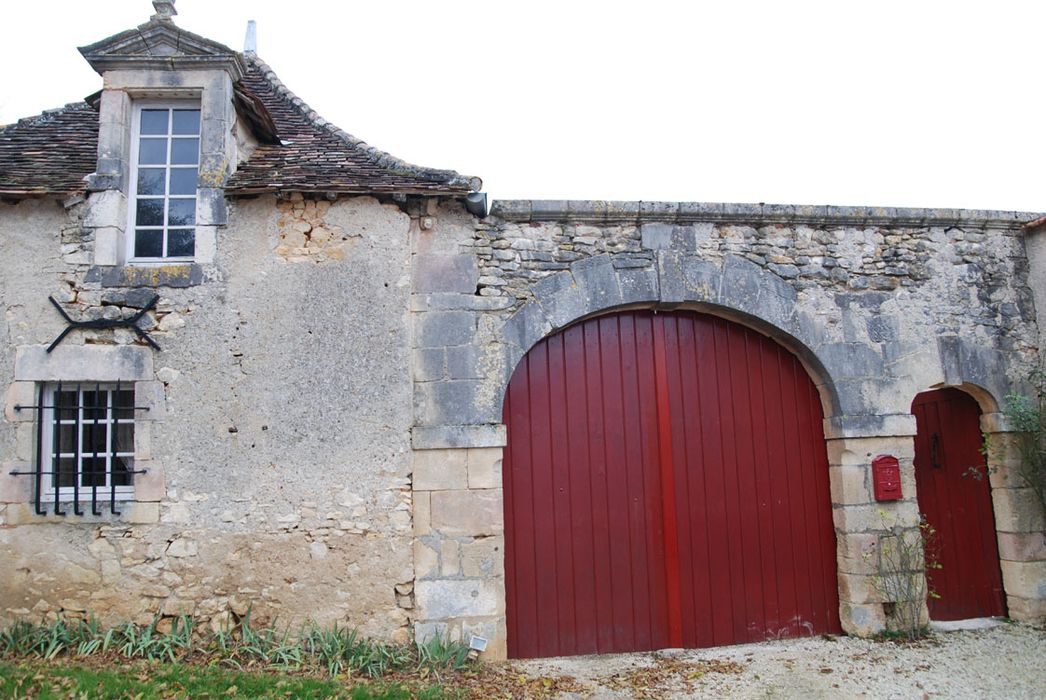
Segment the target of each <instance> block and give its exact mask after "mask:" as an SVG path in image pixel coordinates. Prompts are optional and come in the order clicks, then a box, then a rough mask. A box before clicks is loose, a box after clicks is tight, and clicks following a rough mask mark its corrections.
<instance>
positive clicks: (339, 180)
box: [0, 54, 482, 196]
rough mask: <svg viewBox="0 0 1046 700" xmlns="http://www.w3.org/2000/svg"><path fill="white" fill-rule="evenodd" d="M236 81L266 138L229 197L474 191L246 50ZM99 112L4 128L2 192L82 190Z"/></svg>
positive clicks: (229, 186) (229, 187)
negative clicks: (305, 96)
mask: <svg viewBox="0 0 1046 700" xmlns="http://www.w3.org/2000/svg"><path fill="white" fill-rule="evenodd" d="M244 58H245V63H246V65H247V71H246V74H245V75H244V77H243V78H242V79H241V80H240V81H239V83H238V84H237V90H238V91H239V92H240V93H241V95H243V96H245V97H246V98H247V99H246V102H244V100H242V99H241V100H240V102H241V107H242V108H243V107H250V109H251V110H252V111H253V112H254V113H249V112H247V110H246V109H243V110H242V111H244V114H243V116H244V117H246V118H247V119H248V120H249V121H250V122H251V123H252V124H254V125H255V127H256V128H260V131H262V132H271V131H273V130H274V131H275V134H272V133H266V134H264V137H265V138H264V140H267V141H269V143H262V144H261V145H259V146H258V148H257V149H255V151H254V152H253V153H252V154H251V156H250V158H249V159H248V160H247V162H246V163H241V164H240V166H239V169H238V170H237V171H236V172H235V173H234V174H233V176H232V177H231V178H230V179H229V181H228V182H227V183H226V187H225V191H226V193H227V194H229V195H237V194H253V193H260V192H276V191H280V190H283V191H290V192H295V191H297V192H345V193H403V194H467V193H468V192H471V191H474V190H479V189H480V187H481V185H482V183H481V181H480V179H479V178H475V177H466V176H463V175H459V174H458V173H456V172H454V171H453V170H434V169H431V168H423V167H419V166H416V165H411V164H409V163H405V162H404V161H402V160H399V159H398V158H394V157H393V156H391V155H389V154H388V153H385V152H383V151H380V150H378V149H376V148H374V147H372V146H368V145H367V144H366V143H364V142H363V141H361V140H359V139H357V138H356V137H354V136H352V135H351V134H348V133H346V132H344V131H342V130H341V129H339V128H337V127H336V126H334V125H333V124H329V123H327V122H326V121H325V120H323V119H322V118H320V116H319V115H317V114H316V113H315V112H314V111H312V110H311V109H310V108H309V107H308V105H306V104H305V103H304V102H302V101H301V99H299V98H298V97H296V96H295V95H294V94H293V93H292V92H291V91H290V90H288V89H287V88H286V87H285V86H284V85H283V83H281V82H280V80H279V79H278V78H277V77H276V75H275V74H274V73H273V72H272V70H271V69H270V68H269V67H268V66H266V65H265V64H264V63H262V62H261V61H260V60H259V59H257V58H256V57H254V56H253V55H249V54H248V55H246V56H245V57H244ZM97 148H98V113H97V112H96V111H95V110H94V109H93V108H92V107H91V106H90V105H89V104H88V103H86V102H78V103H74V104H70V105H67V106H65V107H63V108H61V109H56V110H49V111H47V112H44V113H43V114H40V115H38V116H35V117H28V118H26V119H22V120H20V121H19V122H18V123H16V124H11V125H9V126H3V127H0V195H7V196H31V195H70V194H75V193H83V192H84V191H85V188H86V183H85V182H84V178H85V177H86V176H87V175H89V174H91V173H92V172H94V170H95V166H96V163H97V158H98V155H97Z"/></svg>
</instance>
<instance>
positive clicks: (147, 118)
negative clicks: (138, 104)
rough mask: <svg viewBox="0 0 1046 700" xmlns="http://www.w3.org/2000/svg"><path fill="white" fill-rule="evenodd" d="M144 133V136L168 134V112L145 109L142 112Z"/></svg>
mask: <svg viewBox="0 0 1046 700" xmlns="http://www.w3.org/2000/svg"><path fill="white" fill-rule="evenodd" d="M142 133H143V134H166V133H167V110H166V109H143V110H142Z"/></svg>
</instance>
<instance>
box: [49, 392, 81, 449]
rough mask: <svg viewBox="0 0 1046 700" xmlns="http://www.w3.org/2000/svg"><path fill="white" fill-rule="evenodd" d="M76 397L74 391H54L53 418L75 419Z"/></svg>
mask: <svg viewBox="0 0 1046 700" xmlns="http://www.w3.org/2000/svg"><path fill="white" fill-rule="evenodd" d="M77 397H78V394H77V393H76V392H75V391H56V392H55V393H54V405H55V416H54V417H55V420H75V419H76V415H77V408H76V407H77ZM70 444H72V443H70Z"/></svg>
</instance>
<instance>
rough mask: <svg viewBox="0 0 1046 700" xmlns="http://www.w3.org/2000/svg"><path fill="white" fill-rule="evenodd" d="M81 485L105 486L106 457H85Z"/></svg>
mask: <svg viewBox="0 0 1046 700" xmlns="http://www.w3.org/2000/svg"><path fill="white" fill-rule="evenodd" d="M81 470H82V471H81V472H80V485H81V486H88V487H90V486H105V457H104V456H101V457H84V459H83V461H82V462H81Z"/></svg>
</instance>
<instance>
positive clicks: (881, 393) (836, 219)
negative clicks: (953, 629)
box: [412, 201, 1046, 633]
mask: <svg viewBox="0 0 1046 700" xmlns="http://www.w3.org/2000/svg"><path fill="white" fill-rule="evenodd" d="M433 214H434V216H435V218H436V221H437V224H436V226H435V227H434V229H433V230H432V231H428V232H425V231H423V232H421V234H420V236H419V239H418V244H417V253H418V261H417V264H416V266H415V276H414V282H415V286H414V291H415V293H414V296H413V298H412V309H413V311H414V316H415V319H414V325H415V350H414V363H415V387H414V400H415V414H416V425H415V427H414V431H413V442H414V447H415V449H425V450H427V451H443V452H445V453H446V454H447V457H446V458H445V459H443V460H442V463H443V464H445V465H446V466H445V469H446V470H448V471H447V473H449V470H451V469H453V467H452V466H450V465H452V464H454V463H455V458H453V457H451V455H452V454H456V453H457V452H458V451H460V450H467V449H497V448H498V447H500V446H502V445H503V444H504V441H505V435H504V432H503V429H504V426H502V425H501V401H502V398H503V396H504V389H505V387H506V386H507V383H508V380H509V379H510V377H511V375H512V372H513V370H514V368H515V367H516V365H517V364H518V362H519V360H520V358H522V356H523V355H524V354H525V352H526V351H527V350H528V349H529V348H530V347H531V346H533V345H534V343H536V342H537V341H538V340H540V339H541V338H542V337H545V336H546V335H548V334H549V333H552V332H554V331H556V330H558V329H560V328H563V327H565V326H567V325H569V324H571V323H573V322H575V321H577V320H579V319H581V318H585V317H588V316H591V315H594V314H598V313H603V312H606V311H609V310H613V309H620V308H629V307H633V308H634V307H647V308H659V309H664V310H671V309H675V308H691V309H697V310H701V311H706V312H710V313H714V314H719V315H722V316H725V317H727V318H731V319H733V320H737V321H739V322H741V323H744V324H746V325H749V326H752V327H754V328H756V329H758V330H761V331H763V332H765V333H767V334H768V335H770V336H771V337H773V338H775V339H777V340H778V341H779V342H780V343H782V344H783V345H785V346H786V347H788V348H789V349H791V350H792V351H793V352H795V353H796V354H797V355H798V356H799V357H800V359H801V360H802V361H803V363H804V364H805V366H806V367H807V369H808V371H809V372H810V374H811V376H812V378H813V379H814V381H815V383H816V384H817V385H818V386H819V389H820V391H821V394H822V400H823V403H824V408H825V416H826V420H825V436H826V439H827V440H828V441H829V443H828V445H829V461H830V468H831V483H832V494H833V504H832V507H833V514H834V520H835V525H836V534H837V540H838V543H839V557H838V558H839V564H840V568H839V586H840V600H841V618H842V622H843V625H844V628H845V629H847V630H848V631H851V632H855V633H871V632H874V631H877V630H880V629H882V628H883V627H884V626H885V625H886V624H888V620H887V619H886V614H885V612H884V611H885V610H888V609H889V608H884V606H883V604H882V603H884V602H890V601H882V600H881V599H880V598H879V596H878V594H877V593H876V591H875V590H874V587H872V586H871V585H870V577H871V574H872V572H873V571H874V567H875V566H876V564H877V551H878V547H879V546H880V540H881V539H882V538H883V537H888V536H889V533H888V532H887V531H886V530H885V528H884V523H883V516H882V513H885V514H886V520H888V521H889V522H890V523H899V524H901V525H903V526H906V527H909V528H914V527H915V526H916V524H917V522H918V503H917V500H916V493H915V483H914V471H913V466H912V459H913V456H914V447H913V439H912V438H913V435H914V434H915V420H914V417H913V416H912V415H911V413H910V410H911V403H912V400H913V399H914V398H915V396H916V394H918V393H920V392H922V391H926V390H928V389H930V388H933V387H940V386H958V387H960V388H963V389H965V390H968V391H970V392H971V393H973V394H974V395H975V397H976V398H977V399H978V400H979V401H980V402H981V406H982V410H983V411H984V413H985V414H986V418H985V420H986V421H987V423H986V424H987V425H989V426H991V427H990V430H988V432H989V433H991V434H993V435H996V434H998V435H997V436H996V437H993V439H1004V435H1003V433H1004V431H1005V430H1006V428H1005V425H1004V424H1003V422H1002V421H1001V420H1000V419H999V416H998V414H997V413H996V412H997V411H998V410H999V406H1000V405H1001V403H1002V401H1003V399H1004V397H1005V396H1006V395H1007V394H1008V393H1009V392H1011V391H1013V390H1022V389H1024V388H1025V387H1024V384H1023V381H1024V378H1025V377H1026V376H1027V373H1028V372H1029V371H1030V370H1031V369H1032V368H1034V367H1035V366H1037V362H1038V351H1037V348H1038V342H1039V339H1038V329H1037V326H1036V322H1035V305H1034V298H1033V295H1032V291H1031V289H1030V287H1029V284H1028V279H1029V264H1028V257H1027V254H1026V252H1025V248H1024V241H1023V237H1022V232H1021V229H1020V225H1021V223H1022V221H1024V220H1026V219H1027V218H1028V217H1026V216H1025V217H1020V216H1015V215H1013V214H1006V213H999V212H964V211H933V210H879V209H876V210H861V209H846V208H824V207H821V208H799V207H762V206H734V205H700V204H697V205H691V204H671V203H663V204H661V203H627V202H625V203H606V202H539V201H535V202H530V201H521V202H501V203H497V204H496V205H495V208H494V212H493V215H492V216H491V217H490V218H488V219H485V220H483V221H473V220H470V219H467V218H466V217H463V216H462V215H460V214H459V213H458V212H456V211H454V210H452V209H449V208H445V209H443V210H441V211H439V212H433ZM1000 431H1003V432H1000ZM880 453H888V454H893V455H895V456H897V457H898V458H899V459H900V460H901V465H902V477H903V482H904V494H905V499H904V500H902V501H899V502H896V503H887V504H881V503H876V502H875V501H874V499H873V498H872V495H871V480H870V473H869V472H870V461H871V458H872V457H873V456H874V455H876V454H880ZM427 459H431V460H433V461H436V462H437V463H439V462H440V460H439V458H437V457H428V458H427ZM993 486H996V487H997V488H995V490H994V492H993V497H994V500H995V505H996V510H997V518H998V520H999V529H1000V531H1002V533H1003V534H1001V535H1000V541H1002V540H1004V539H1006V538H1007V537H1008V534H1006V533H1017V532H1019V533H1030V532H1031V531H1033V530H1036V529H1040V530H1041V524H1036V523H1032V522H1030V521H1028V520H1027V517H1025V519H1024V520H1022V521H1021V523H1020V524H1013V522H1012V520H1011V519H1009V518H1008V516H1007V513H1009V512H1010V511H1011V510H1012V509H1013V508H1014V507H1016V508H1018V509H1019V510H1021V512H1026V511H1027V508H1028V504H1026V503H1024V501H1025V500H1026V495H1027V494H1025V493H1023V492H1022V491H1023V490H1022V489H1019V488H1018V489H1014V488H1013V486H1014V485H1013V484H1008V485H1007V487H1006V488H1002V487H1001V485H999V484H996V483H994V482H993ZM494 493H496V492H494ZM418 503H420V501H419V502H418ZM415 514H416V517H417V511H416V512H415ZM1028 536H1031V535H1028ZM425 537H427V538H429V539H427V540H426V539H424V538H420V537H419V541H422V542H423V544H424V545H425V546H430V545H432V544H433V543H432V537H433V536H432V535H431V534H427V535H426V536H425ZM1021 537H1022V538H1023V539H1021V540H1020V541H1021V542H1022V543H1024V544H1023V545H1022V546H1021V547H1020V548H1017V547H1014V546H1009V547H1007V546H1004V547H1003V549H1004V551H1005V552H1006V553H1005V554H1004V555H1003V559H1004V564H1003V570H1004V576H1005V577H1006V586H1007V592H1008V594H1009V600H1010V603H1011V609H1012V611H1013V614H1014V615H1015V616H1034V615H1041V614H1042V605H1043V604H1042V602H1041V601H1042V599H1044V598H1046V594H1042V590H1041V589H1035V590H1038V591H1039V592H1038V593H1035V590H1033V588H1034V587H1033V586H1031V585H1030V584H1029V583H1027V581H1035V582H1036V585H1040V586H1041V581H1042V580H1043V577H1042V576H1041V573H1042V572H1040V571H1039V569H1040V568H1041V563H1039V562H1041V560H1042V559H1044V557H1043V556H1042V552H1041V551H1040V549H1036V548H1035V547H1033V546H1032V545H1029V544H1028V543H1027V542H1025V540H1026V539H1027V537H1025V536H1024V535H1021ZM1018 550H1019V551H1018ZM1033 550H1034V551H1033ZM1014 557H1016V559H1020V560H1021V561H1020V563H1019V564H1017V562H1016V559H1014ZM1008 561H1012V562H1014V564H1015V565H1016V568H1018V569H1020V571H1021V573H1020V574H1017V573H1010V574H1006V573H1005V572H1006V570H1007V568H1011V569H1013V568H1014V567H1013V566H1010V564H1007V562H1008ZM431 571H432V572H433V573H432V574H431V576H432V577H437V576H440V574H439V573H437V571H438V570H437V569H436V568H432V569H431ZM1014 571H1016V569H1014ZM442 580H444V581H446V583H447V584H448V585H449V584H450V583H451V581H453V577H451V576H444V577H442ZM501 596H502V599H503V592H502V593H501ZM1029 596H1030V597H1029ZM484 612H486V610H484ZM474 614H479V611H478V609H477V610H476V611H472V610H469V609H456V610H448V611H446V615H447V618H446V621H448V622H449V624H451V625H452V626H453V625H454V624H455V623H456V622H459V621H464V620H467V619H469V617H470V616H472V615H474ZM419 631H422V630H420V629H419Z"/></svg>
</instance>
